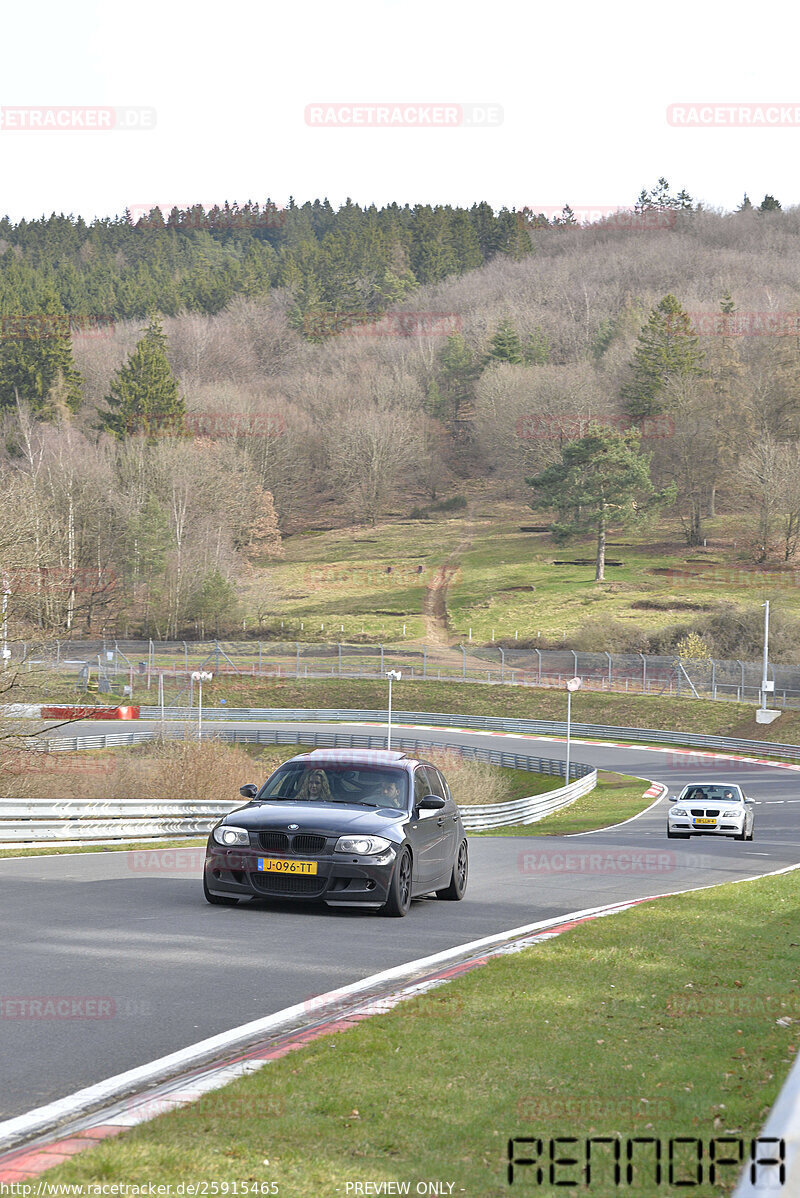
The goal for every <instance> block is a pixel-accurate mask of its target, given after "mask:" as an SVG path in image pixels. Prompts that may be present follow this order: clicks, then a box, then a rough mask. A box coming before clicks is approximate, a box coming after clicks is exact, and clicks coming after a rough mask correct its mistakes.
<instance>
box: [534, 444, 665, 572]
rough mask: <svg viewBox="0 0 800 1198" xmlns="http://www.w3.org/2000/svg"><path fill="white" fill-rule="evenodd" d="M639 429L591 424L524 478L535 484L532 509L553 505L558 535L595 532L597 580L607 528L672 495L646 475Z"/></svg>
mask: <svg viewBox="0 0 800 1198" xmlns="http://www.w3.org/2000/svg"><path fill="white" fill-rule="evenodd" d="M639 446H640V438H639V433H638V432H637V431H636V430H634V429H627V430H626V431H625V432H622V433H618V432H614V431H613V429H609V428H604V427H601V426H598V425H590V426H589V428H588V430H587V433H586V436H584V437H581V438H580V439H579V440H577V441H570V442H569V443H568V444H566V445H565V446H564V447H563V448H562V450H561V460H560V461H557V462H553V463H552V465H550V466H548V467H547V469H546V470H543V471H541V473H539V474H537V475H535V476H534V477H533V478H529V479H526V482H527V483H528V485H529V486H530V487H533V489H534V492H535V498H534V500H533V502H532V503H531V507H532V508H533V509H534V511H537V510H542V509H543V508H544V509H554V510H555V511H556V513H557V519H556V521H555V522H554V523H553V524H552V526H551V531H552V533H553V536H554V537H555V538H556V540H567V539H568V538H569V537H573V536H579V535H581V534H585V533H587V532H592V533H594V534H596V536H597V555H596V560H595V576H594V577H595V582H602V581H603V579H604V577H605V554H606V534H607V532H608V530H609V528H612V527H614V526H625V525H627V524H630V523H633V522H634V521H636V520H638V519H641V518H642V516H643V515H644V514H645V512H647V511H652V510H654V509H655V508H656V507H657V506H658V505H660V504H662V503H666V502H670V501H672V500H673V499H674V497H675V496H674V491H673V490H672V489H670V490H667V491H664V492H661V493H660V494H656V493H655V491H654V488H653V484H652V481H651V479H650V455H649V454H643V453H641V452H640V448H639Z"/></svg>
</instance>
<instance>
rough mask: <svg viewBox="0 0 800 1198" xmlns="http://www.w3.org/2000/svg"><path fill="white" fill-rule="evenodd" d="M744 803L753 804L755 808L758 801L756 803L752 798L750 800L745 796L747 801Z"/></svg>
mask: <svg viewBox="0 0 800 1198" xmlns="http://www.w3.org/2000/svg"><path fill="white" fill-rule="evenodd" d="M744 801H745V803H752V804H753V806H754V807H755V804H756V801H755V799H750V798H748V797H747V796H746V795H745V800H744Z"/></svg>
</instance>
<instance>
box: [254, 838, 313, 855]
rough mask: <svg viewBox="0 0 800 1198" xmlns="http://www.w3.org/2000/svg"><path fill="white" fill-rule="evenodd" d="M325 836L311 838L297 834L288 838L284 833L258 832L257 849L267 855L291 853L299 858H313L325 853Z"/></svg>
mask: <svg viewBox="0 0 800 1198" xmlns="http://www.w3.org/2000/svg"><path fill="white" fill-rule="evenodd" d="M327 843H328V838H327V837H326V836H313V835H311V834H309V833H307V832H299V833H298V834H297V835H296V836H289V835H287V833H286V832H259V833H258V847H259V848H261V849H265V850H266V851H267V852H268V853H292V854H298V855H300V856H315V855H319V854H320V853H324V852H325V846H326V844H327Z"/></svg>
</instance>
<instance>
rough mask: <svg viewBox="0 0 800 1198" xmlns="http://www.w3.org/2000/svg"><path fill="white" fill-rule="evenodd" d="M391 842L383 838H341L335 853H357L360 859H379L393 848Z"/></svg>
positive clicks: (337, 842)
mask: <svg viewBox="0 0 800 1198" xmlns="http://www.w3.org/2000/svg"><path fill="white" fill-rule="evenodd" d="M391 846H392V842H391V840H386V838H385V837H383V836H340V837H339V839H338V840H337V841H336V848H335V849H334V850H333V851H334V852H335V853H356V854H357V855H358V856H359V857H377V856H378V855H379V854H380V853H385V852H386V850H387V849H389V848H391Z"/></svg>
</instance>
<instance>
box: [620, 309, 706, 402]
mask: <svg viewBox="0 0 800 1198" xmlns="http://www.w3.org/2000/svg"><path fill="white" fill-rule="evenodd" d="M703 361H704V354H703V352H702V350H701V349H700V348H699V344H698V339H697V337H696V336H695V335H694V333H693V331H692V326H691V322H690V320H689V315H688V313H687V312H684V310H683V308H682V307H681V306H680V304H679V303H678V301H677V299H676V298H675V296H674V295H665V296H664V298H663V299H662V300H661V302H660V303H659V304H657V305H656V307H655V308H653V310H652V312H651V313H650V318H649V320H648V321H647V324H646V325H645V327H644V328H643V329H642V331H641V333H640V334H639V339H638V341H637V343H636V349H635V351H634V355H633V361H632V363H631V368H630V378H629V380H628V382H626V383H625V384H624V385H623V387H622V391H621V395H622V401H623V406H624V409H625V412H626V414H627V415H628V416H630V417H631V419H633V420H641V419H643V418H644V417H646V416H657V415H658V414H659V413H661V412H662V411H663V399H662V396H663V392H664V388H665V387H666V385H667V383H668V382H669V380H670V379H673V378H686V377H689V376H692V375H694V376H697V377H700V376H701V375H702V374H703V373H704V369H703Z"/></svg>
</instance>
